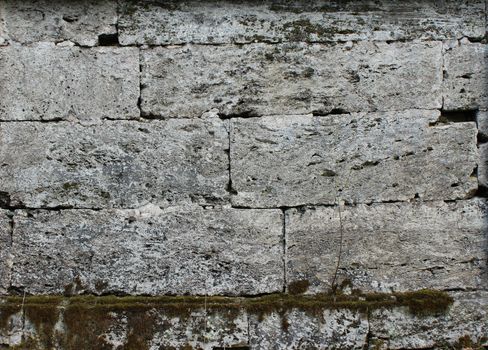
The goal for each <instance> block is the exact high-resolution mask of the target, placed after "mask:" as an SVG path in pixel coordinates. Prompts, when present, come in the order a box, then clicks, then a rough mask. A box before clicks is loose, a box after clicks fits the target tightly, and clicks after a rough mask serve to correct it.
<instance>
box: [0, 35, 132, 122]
mask: <svg viewBox="0 0 488 350" xmlns="http://www.w3.org/2000/svg"><path fill="white" fill-rule="evenodd" d="M0 81H1V82H2V83H1V84H0V94H1V96H2V99H1V100H0V120H50V119H69V118H71V119H73V118H75V119H112V118H117V119H127V118H136V117H139V109H138V107H137V101H138V98H139V53H138V50H137V49H136V48H116V47H103V48H102V47H101V48H93V49H85V48H79V47H60V46H55V45H54V44H52V43H42V44H37V45H33V46H19V45H11V46H8V47H4V48H2V49H1V50H0Z"/></svg>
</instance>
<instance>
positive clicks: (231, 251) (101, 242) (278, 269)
mask: <svg viewBox="0 0 488 350" xmlns="http://www.w3.org/2000/svg"><path fill="white" fill-rule="evenodd" d="M14 220H15V225H14V233H13V245H12V254H13V256H14V259H15V265H14V267H13V269H12V286H14V287H16V288H21V289H24V288H25V290H26V292H27V293H32V294H53V293H54V294H56V293H63V292H66V293H75V294H77V293H95V294H100V293H105V294H106V293H127V294H149V295H158V294H175V295H183V294H198V295H205V294H209V295H215V294H220V295H223V294H227V295H248V294H249V295H251V294H260V293H270V292H277V291H281V290H282V288H283V283H284V282H283V278H284V276H283V260H282V258H283V256H282V253H283V245H282V239H283V237H282V218H281V211H280V210H239V209H230V208H229V209H202V208H201V207H199V206H190V207H169V208H167V209H165V210H161V209H159V208H158V207H155V206H151V207H149V208H148V207H145V208H143V209H141V210H112V211H105V210H102V211H90V210H61V211H42V210H40V211H16V215H15V217H14Z"/></svg>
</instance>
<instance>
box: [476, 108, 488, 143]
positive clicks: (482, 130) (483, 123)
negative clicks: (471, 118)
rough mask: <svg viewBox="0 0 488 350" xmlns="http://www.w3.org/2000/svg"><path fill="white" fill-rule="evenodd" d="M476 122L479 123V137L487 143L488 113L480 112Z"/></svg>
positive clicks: (477, 114)
mask: <svg viewBox="0 0 488 350" xmlns="http://www.w3.org/2000/svg"><path fill="white" fill-rule="evenodd" d="M476 122H477V123H478V135H479V136H480V137H481V138H483V139H485V141H486V140H488V111H478V112H477V113H476Z"/></svg>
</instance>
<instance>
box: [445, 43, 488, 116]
mask: <svg viewBox="0 0 488 350" xmlns="http://www.w3.org/2000/svg"><path fill="white" fill-rule="evenodd" d="M445 50H446V52H445V53H444V72H445V73H444V83H443V85H444V107H443V108H444V109H446V110H467V109H485V110H486V109H487V108H488V45H487V44H482V43H468V42H466V41H464V40H462V41H461V43H460V44H458V45H447V46H446V47H445Z"/></svg>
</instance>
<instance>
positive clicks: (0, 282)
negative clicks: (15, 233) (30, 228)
mask: <svg viewBox="0 0 488 350" xmlns="http://www.w3.org/2000/svg"><path fill="white" fill-rule="evenodd" d="M11 234H12V227H11V219H10V217H9V216H8V211H6V210H0V295H3V294H6V293H7V288H8V287H9V284H10V269H11V267H12V262H13V261H12V257H11V255H10V246H11V245H12V237H11Z"/></svg>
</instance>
